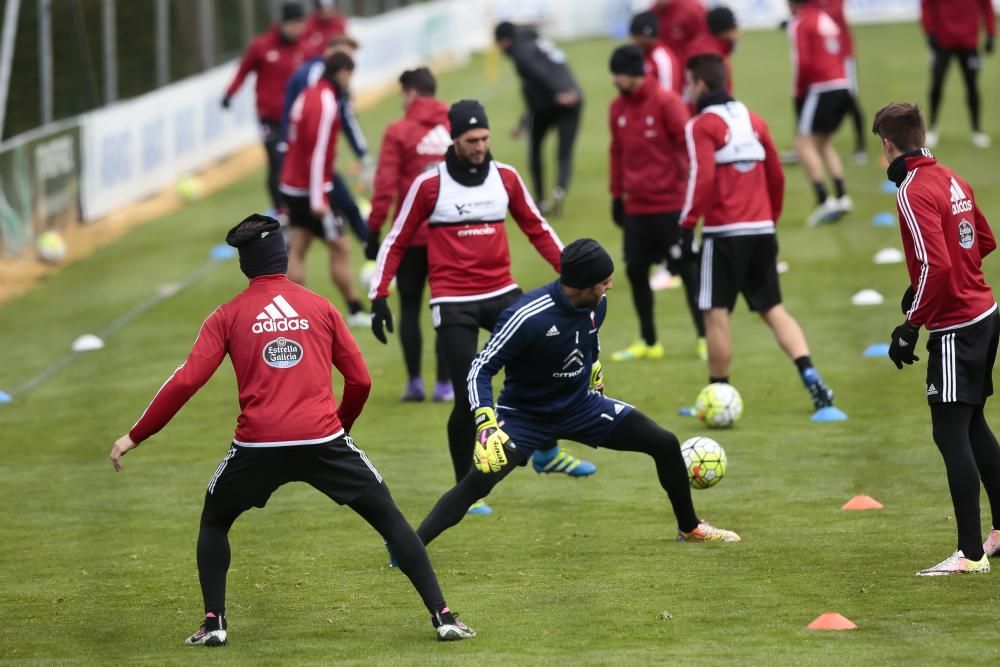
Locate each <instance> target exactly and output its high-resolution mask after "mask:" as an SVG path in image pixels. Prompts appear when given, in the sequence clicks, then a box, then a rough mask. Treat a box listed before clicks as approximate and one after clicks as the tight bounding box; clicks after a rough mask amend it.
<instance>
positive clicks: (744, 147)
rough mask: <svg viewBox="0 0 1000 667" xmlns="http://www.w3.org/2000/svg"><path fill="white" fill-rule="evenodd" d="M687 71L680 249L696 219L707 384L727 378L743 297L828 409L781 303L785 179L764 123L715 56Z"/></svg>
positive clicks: (829, 399) (687, 244)
mask: <svg viewBox="0 0 1000 667" xmlns="http://www.w3.org/2000/svg"><path fill="white" fill-rule="evenodd" d="M687 76H688V88H689V96H690V98H691V99H694V100H697V104H698V115H697V116H695V117H694V118H692V119H691V120H689V121H688V124H687V127H686V128H685V135H686V137H687V148H688V157H689V159H690V164H691V167H690V179H689V180H688V189H687V196H686V199H685V201H684V210H683V211H682V212H681V227H682V228H683V229H684V230H686V231H685V232H682V233H683V234H684V240H683V241H682V244H681V247H682V249H683V250H684V251H685V252H691V251H692V248H693V245H694V244H693V235H694V229H695V227H696V226H697V224H698V220H700V219H703V220H704V224H703V226H702V244H701V288H700V291H699V294H698V306H699V307H700V308H701V310H702V311H703V312H704V316H705V332H706V338H707V339H708V374H709V382H727V383H728V382H729V368H730V365H731V363H732V357H733V349H732V340H731V336H730V320H731V315H732V311H733V307H734V306H735V305H736V299H737V297H738V296H739V295H740V294H743V296H744V298H745V299H746V301H747V305H748V306H749V307H750V310H751V311H753V312H755V313H758V314H759V315H760V316H761V319H763V320H764V322H765V324H767V326H768V327H769V328H770V329H771V331H772V332H773V333H774V337H775V339H776V340H777V342H778V345H779V346H781V349H782V350H784V352H785V354H787V355H788V357H789V358H790V359H791V360H792V361H793V362H795V367H796V368H797V369H798V371H799V375H800V377H801V378H802V382H803V384H805V386H806V388H807V389H808V390H809V393H810V395H811V397H812V402H813V405H814V407H815V408H816V409H817V410H819V409H820V408H826V407H830V406H832V405H833V391H832V390H831V389H829V388H828V387H827V386H826V385H825V384H824V383H823V380H822V378H821V377H820V374H819V371H817V370H816V368H815V367H814V366H813V363H812V358H811V357H810V356H809V346H808V345H807V344H806V338H805V335H804V334H803V333H802V329H801V327H799V324H798V322H796V321H795V319H793V318H792V316H791V315H789V314H788V311H786V310H785V307H784V306H782V305H781V286H780V285H779V284H778V269H777V266H776V263H777V262H776V260H777V254H778V239H777V236H776V235H775V225H776V223H777V221H778V218H780V217H781V207H782V204H783V200H784V188H785V176H784V174H783V173H782V170H781V162H780V159H779V158H778V154H777V151H776V150H775V148H774V142H773V140H772V139H771V135H770V132H769V131H768V128H767V124H766V123H765V122H764V121H763V120H762V119H761V118H760V116H758V115H757V114H755V113H753V112H752V111H750V110H749V109H748V108H747V107H746V105H745V104H743V103H742V102H738V101H736V100H734V99H733V98H732V97H731V96H730V95H729V93H727V92H726V66H725V63H723V62H722V58H720V57H719V56H716V55H710V54H706V55H701V56H695V57H694V58H692V59H691V60H689V61H688V65H687Z"/></svg>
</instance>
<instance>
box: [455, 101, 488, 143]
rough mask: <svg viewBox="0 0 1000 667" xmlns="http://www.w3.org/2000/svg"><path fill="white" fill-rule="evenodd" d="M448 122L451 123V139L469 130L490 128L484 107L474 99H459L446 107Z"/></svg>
mask: <svg viewBox="0 0 1000 667" xmlns="http://www.w3.org/2000/svg"><path fill="white" fill-rule="evenodd" d="M448 122H449V123H451V138H452V139H457V138H458V137H460V136H462V135H463V134H465V133H466V132H468V131H469V130H476V129H479V128H484V129H487V130H488V129H490V122H489V119H487V118H486V109H484V108H483V105H482V104H480V103H479V102H478V101H476V100H460V101H458V102H455V103H454V104H452V105H451V108H450V109H448Z"/></svg>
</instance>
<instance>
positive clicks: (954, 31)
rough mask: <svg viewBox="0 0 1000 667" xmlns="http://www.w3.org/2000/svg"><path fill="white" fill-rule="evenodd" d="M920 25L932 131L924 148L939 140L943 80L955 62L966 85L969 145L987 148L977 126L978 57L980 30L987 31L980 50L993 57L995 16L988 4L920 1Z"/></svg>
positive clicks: (979, 0) (985, 136)
mask: <svg viewBox="0 0 1000 667" xmlns="http://www.w3.org/2000/svg"><path fill="white" fill-rule="evenodd" d="M920 23H921V25H923V27H924V32H925V33H926V34H927V44H928V45H929V46H930V47H931V91H930V100H931V105H930V106H931V127H930V130H929V131H928V132H927V147H928V148H934V146H936V145H937V142H938V139H939V137H940V131H939V129H938V111H939V110H940V108H941V93H942V92H943V91H944V78H945V75H946V74H947V73H948V66H949V65H950V64H951V59H952V58H955V59H956V60H958V64H959V66H960V67H961V68H962V79H963V80H964V81H965V103H966V105H967V106H968V108H969V120H970V122H971V124H972V145H973V146H977V147H979V148H989V147H990V145H991V144H992V141H991V140H990V136H989V135H988V134H985V133H983V131H982V126H981V125H980V122H979V121H980V102H979V68H980V66H981V65H982V59H981V58H980V55H979V34H980V30H981V29H983V28H985V29H986V40H985V42H984V43H983V50H984V51H986V53H987V54H992V53H993V48H994V44H995V40H996V29H997V27H996V15H995V14H994V13H993V3H992V2H991V0H921V2H920Z"/></svg>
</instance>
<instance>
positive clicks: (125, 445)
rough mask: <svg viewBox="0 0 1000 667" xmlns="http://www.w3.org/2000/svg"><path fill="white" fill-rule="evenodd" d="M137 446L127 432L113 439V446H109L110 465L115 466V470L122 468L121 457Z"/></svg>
mask: <svg viewBox="0 0 1000 667" xmlns="http://www.w3.org/2000/svg"><path fill="white" fill-rule="evenodd" d="M138 446H139V445H138V444H137V443H135V442H132V438H130V437H129V436H128V434H127V433H126V434H125V435H123V436H122V437H120V438H118V439H117V440H115V446H114V447H112V448H111V465H113V466H114V467H115V472H118V471H119V470H121V469H122V457H123V456H125V454H127V453H128V452H129V451H130V450H133V449H135V448H136V447H138Z"/></svg>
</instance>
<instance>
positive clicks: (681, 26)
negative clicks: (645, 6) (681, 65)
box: [650, 0, 708, 62]
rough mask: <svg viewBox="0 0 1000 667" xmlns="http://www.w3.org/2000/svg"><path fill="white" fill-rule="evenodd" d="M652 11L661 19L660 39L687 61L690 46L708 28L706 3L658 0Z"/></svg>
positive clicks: (690, 0) (693, 0) (686, 0)
mask: <svg viewBox="0 0 1000 667" xmlns="http://www.w3.org/2000/svg"><path fill="white" fill-rule="evenodd" d="M650 11H652V12H654V13H655V14H656V16H657V17H658V18H659V19H660V39H662V40H663V43H664V44H666V45H667V46H668V47H669V48H670V50H671V51H673V52H674V53H676V54H677V55H678V56H679V57H680V58H681V59H682V61H683V62H687V59H688V57H689V55H690V54H689V53H688V46H689V45H690V43H691V42H692V41H693V40H694V39H695V38H696V37H698V36H699V35H701V34H702V33H704V32H705V31H706V30H708V23H707V21H706V19H705V16H706V10H705V5H703V4H702V3H701V0H656V2H654V3H653V6H652V8H651V10H650Z"/></svg>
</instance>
